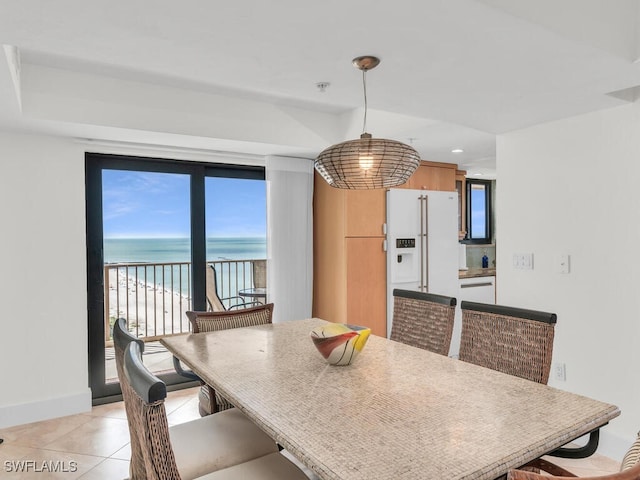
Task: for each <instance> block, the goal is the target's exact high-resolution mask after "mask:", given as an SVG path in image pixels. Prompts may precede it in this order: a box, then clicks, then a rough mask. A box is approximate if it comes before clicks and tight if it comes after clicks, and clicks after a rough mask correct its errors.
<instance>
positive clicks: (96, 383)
mask: <svg viewBox="0 0 640 480" xmlns="http://www.w3.org/2000/svg"><path fill="white" fill-rule="evenodd" d="M103 170H133V171H146V172H159V173H179V174H186V175H190V177H191V182H190V183H191V188H190V195H191V199H190V202H191V261H192V264H193V265H201V268H193V269H192V280H193V292H192V295H193V297H192V298H193V306H194V308H196V309H200V310H206V290H205V288H206V287H205V283H206V265H205V264H206V231H205V212H204V207H205V178H206V177H226V178H246V179H254V180H265V169H264V167H258V166H245V165H232V164H222V163H220V164H217V163H206V162H197V161H188V160H175V159H166V158H153V157H137V156H131V155H112V154H104V153H93V152H86V153H85V208H86V239H87V240H86V241H87V309H88V312H87V313H88V314H87V327H88V354H89V379H88V381H89V387H90V388H91V391H92V397H93V403H94V404H100V403H107V402H110V401H117V400H121V394H120V384H119V383H113V384H105V362H104V360H105V355H104V353H105V352H104V287H103V286H102V285H103V283H104V269H103V265H104V255H103V251H102V240H103V233H104V232H103V224H102V171H103ZM97 319H100V320H99V321H98V320H97ZM161 378H162V379H163V380H164V381H165V383H167V385H169V386H171V385H176V384H179V383H184V382H185V378H184V377H181V376H179V375H178V374H176V373H170V374H163V375H161ZM194 385H195V383H194Z"/></svg>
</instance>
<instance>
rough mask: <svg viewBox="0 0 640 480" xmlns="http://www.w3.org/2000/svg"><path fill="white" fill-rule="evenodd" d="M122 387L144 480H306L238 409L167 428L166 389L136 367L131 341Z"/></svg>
mask: <svg viewBox="0 0 640 480" xmlns="http://www.w3.org/2000/svg"><path fill="white" fill-rule="evenodd" d="M123 382H125V383H127V384H128V387H129V388H130V389H131V390H130V391H131V393H132V396H131V397H130V401H131V408H130V411H131V414H132V418H131V423H132V424H133V425H134V426H135V427H134V432H135V434H136V435H137V436H138V440H139V443H140V446H141V447H142V453H143V457H144V461H145V468H146V473H147V477H146V478H147V479H148V480H192V479H196V478H197V479H200V480H205V479H206V480H214V479H215V480H222V479H235V478H252V479H256V480H276V479H281V478H287V479H289V478H290V479H295V480H307V477H306V475H304V473H303V472H302V471H301V470H299V469H298V468H297V467H296V466H295V465H294V464H293V463H291V462H290V461H289V460H288V459H286V458H285V457H284V456H283V455H281V454H280V453H279V452H278V449H277V447H276V445H275V442H274V441H273V440H272V439H270V438H269V437H268V436H267V435H266V434H265V433H263V432H262V431H260V430H259V429H258V427H256V426H255V425H254V424H253V423H251V421H250V420H248V419H247V418H246V417H245V416H244V415H243V414H242V413H240V412H239V411H238V409H233V410H228V411H226V412H222V413H221V414H219V415H210V416H208V417H206V418H199V419H197V420H192V421H191V422H187V423H182V424H179V425H175V426H173V427H171V428H169V425H168V421H167V412H166V410H165V405H164V402H165V398H166V396H167V386H166V385H165V383H164V382H162V380H160V379H159V378H158V377H156V376H155V375H153V374H152V373H151V372H150V371H149V370H148V369H147V368H146V367H145V366H144V365H143V364H142V355H141V352H140V348H139V346H138V344H137V343H135V342H131V343H130V344H129V346H127V348H126V350H125V354H124V379H123Z"/></svg>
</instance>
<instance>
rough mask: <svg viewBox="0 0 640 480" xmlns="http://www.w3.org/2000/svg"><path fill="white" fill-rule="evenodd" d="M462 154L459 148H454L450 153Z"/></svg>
mask: <svg viewBox="0 0 640 480" xmlns="http://www.w3.org/2000/svg"><path fill="white" fill-rule="evenodd" d="M462 152H464V150H463V149H461V148H454V149H453V150H451V153H462Z"/></svg>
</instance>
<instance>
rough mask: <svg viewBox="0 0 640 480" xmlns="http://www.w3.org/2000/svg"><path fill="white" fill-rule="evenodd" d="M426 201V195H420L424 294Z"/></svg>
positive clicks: (422, 283)
mask: <svg viewBox="0 0 640 480" xmlns="http://www.w3.org/2000/svg"><path fill="white" fill-rule="evenodd" d="M425 200H426V196H425V195H420V197H418V201H419V202H420V255H419V262H420V291H421V292H424V291H425V282H424V280H425V278H424V273H425V272H424V270H425V269H424V261H425V258H424V257H425V255H424V253H425V245H424V241H425Z"/></svg>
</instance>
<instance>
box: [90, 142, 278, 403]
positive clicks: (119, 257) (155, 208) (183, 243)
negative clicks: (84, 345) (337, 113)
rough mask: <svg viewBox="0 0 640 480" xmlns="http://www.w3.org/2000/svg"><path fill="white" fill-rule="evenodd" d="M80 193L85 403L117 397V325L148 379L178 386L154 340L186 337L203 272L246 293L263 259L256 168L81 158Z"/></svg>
mask: <svg viewBox="0 0 640 480" xmlns="http://www.w3.org/2000/svg"><path fill="white" fill-rule="evenodd" d="M86 185H87V247H88V250H87V262H88V295H89V315H88V330H89V374H90V386H91V388H92V392H93V397H94V401H95V402H96V403H99V402H102V401H109V400H110V399H116V398H117V395H118V394H119V384H118V380H117V374H116V369H115V359H114V352H113V341H112V338H111V329H112V327H113V323H114V322H115V321H116V319H118V318H125V319H126V321H127V325H128V328H129V331H130V332H131V333H132V334H134V335H135V336H137V337H138V338H141V339H143V340H144V342H145V357H144V361H145V364H146V365H147V366H148V367H149V368H150V369H151V370H152V371H154V372H155V373H156V374H157V375H159V376H161V378H163V380H165V381H166V382H167V383H169V384H174V383H179V382H183V381H184V380H185V379H184V378H182V377H179V376H177V375H176V374H175V373H174V371H173V364H172V358H171V356H170V355H169V354H168V353H167V352H166V351H165V350H164V348H162V346H161V345H160V343H159V342H158V340H159V339H160V338H162V337H163V336H165V335H174V334H179V333H186V332H188V331H189V324H188V321H187V318H186V316H185V312H186V311H188V310H206V309H207V308H208V303H207V282H206V278H207V276H206V271H207V270H206V269H207V268H210V267H212V266H214V265H216V266H217V267H218V269H219V270H220V274H221V276H220V280H221V281H222V282H223V285H222V286H224V284H226V285H227V289H228V290H229V288H230V287H231V286H233V287H235V288H233V289H231V290H232V291H231V293H233V295H234V296H239V293H240V291H241V290H243V289H246V288H247V287H248V286H250V285H249V284H248V283H247V282H248V281H250V280H252V269H251V268H250V267H251V265H252V264H253V263H252V262H253V260H255V259H256V258H264V253H263V250H264V251H265V252H266V225H265V222H264V216H265V214H264V211H265V202H266V200H265V192H264V170H263V169H262V168H247V167H235V166H214V165H210V164H201V163H195V162H182V161H168V160H161V159H142V158H137V157H123V156H112V155H102V154H87V155H86ZM255 245H259V246H258V248H257V250H256V249H255ZM261 249H262V250H261ZM256 255H262V256H259V257H256ZM247 261H248V262H247ZM232 265H233V267H234V268H235V270H233V271H232V269H231V268H230V267H231V266H232ZM225 267H226V271H223V270H224V268H225Z"/></svg>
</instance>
